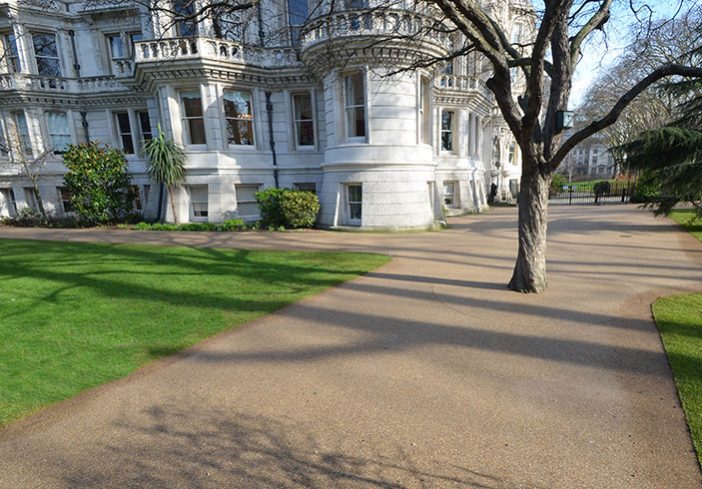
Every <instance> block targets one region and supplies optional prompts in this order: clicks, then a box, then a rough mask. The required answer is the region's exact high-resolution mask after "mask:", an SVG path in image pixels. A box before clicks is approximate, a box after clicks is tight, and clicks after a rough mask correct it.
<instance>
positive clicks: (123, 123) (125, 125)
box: [115, 112, 132, 133]
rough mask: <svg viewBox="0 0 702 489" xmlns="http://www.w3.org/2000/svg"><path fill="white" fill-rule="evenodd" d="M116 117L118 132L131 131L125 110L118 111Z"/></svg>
mask: <svg viewBox="0 0 702 489" xmlns="http://www.w3.org/2000/svg"><path fill="white" fill-rule="evenodd" d="M115 117H116V118H117V126H118V127H119V132H120V133H127V132H131V130H132V128H131V127H130V124H129V114H128V113H127V112H118V113H116V114H115Z"/></svg>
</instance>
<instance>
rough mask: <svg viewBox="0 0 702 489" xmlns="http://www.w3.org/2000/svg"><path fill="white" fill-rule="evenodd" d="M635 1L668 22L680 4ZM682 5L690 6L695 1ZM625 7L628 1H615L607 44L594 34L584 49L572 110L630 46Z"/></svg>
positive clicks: (629, 15) (631, 16)
mask: <svg viewBox="0 0 702 489" xmlns="http://www.w3.org/2000/svg"><path fill="white" fill-rule="evenodd" d="M634 1H635V3H637V4H639V5H640V4H643V3H648V5H650V7H651V9H652V10H653V12H654V17H656V18H663V17H666V18H670V17H671V16H672V15H674V14H675V13H676V11H677V9H678V7H679V5H680V1H681V0H649V1H648V2H645V1H644V0H634ZM683 1H684V2H685V4H686V5H688V6H689V4H690V3H694V1H695V0H693V1H689V0H687V1H686V0H683ZM628 3H629V2H628V0H626V1H624V2H622V1H621V0H620V1H619V2H617V0H615V6H614V8H613V9H612V17H611V19H610V20H609V22H608V23H607V26H606V28H605V29H606V41H607V42H605V36H603V34H602V33H600V32H596V33H594V34H593V35H592V37H591V38H590V40H589V42H587V43H586V44H585V46H584V47H583V55H584V56H583V60H582V61H581V62H580V64H579V65H578V69H577V70H576V72H575V78H574V81H573V92H572V96H571V100H570V106H571V108H575V107H577V106H578V105H579V103H580V102H581V101H582V97H583V96H584V95H585V93H586V91H587V89H588V87H589V85H590V84H591V83H592V82H593V81H594V80H595V79H596V78H597V76H598V75H599V74H600V73H602V71H603V70H606V69H607V67H609V66H611V65H612V63H613V62H614V61H616V58H617V57H618V56H619V55H620V54H621V53H623V52H624V51H625V50H626V47H627V46H628V45H629V44H630V40H629V26H630V25H632V24H633V23H635V22H636V18H635V16H634V14H633V13H632V12H631V10H630V9H629V8H628Z"/></svg>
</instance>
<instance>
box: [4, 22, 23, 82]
mask: <svg viewBox="0 0 702 489" xmlns="http://www.w3.org/2000/svg"><path fill="white" fill-rule="evenodd" d="M2 43H3V50H4V52H5V56H6V62H5V64H6V67H7V71H8V73H22V57H21V56H20V51H19V45H18V44H17V35H16V34H15V33H14V31H10V32H3V34H2ZM13 50H14V52H15V54H13Z"/></svg>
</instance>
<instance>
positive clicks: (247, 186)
mask: <svg viewBox="0 0 702 489" xmlns="http://www.w3.org/2000/svg"><path fill="white" fill-rule="evenodd" d="M253 188H255V189H256V190H255V191H254V192H253V196H254V197H253V199H252V200H243V199H241V198H240V197H241V195H242V194H243V193H244V192H242V190H244V189H253ZM260 190H261V184H260V183H237V184H235V185H234V192H235V193H236V209H237V213H238V214H239V217H240V218H242V219H246V218H255V217H258V215H259V211H258V202H257V201H256V192H259V191H260ZM242 204H244V205H251V204H253V205H255V206H256V212H255V213H247V214H244V213H242V212H241V205H242Z"/></svg>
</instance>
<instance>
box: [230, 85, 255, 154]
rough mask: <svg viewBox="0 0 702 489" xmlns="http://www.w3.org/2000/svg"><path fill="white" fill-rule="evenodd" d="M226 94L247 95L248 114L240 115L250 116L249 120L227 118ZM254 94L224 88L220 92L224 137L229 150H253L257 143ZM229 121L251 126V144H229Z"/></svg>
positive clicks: (252, 92)
mask: <svg viewBox="0 0 702 489" xmlns="http://www.w3.org/2000/svg"><path fill="white" fill-rule="evenodd" d="M227 93H244V94H248V96H249V104H250V114H242V115H248V116H250V119H247V118H246V117H228V116H227V111H226V108H225V103H226V96H227ZM255 95H256V94H255V92H254V91H252V90H238V89H235V88H225V89H224V90H223V91H222V113H223V116H224V137H225V139H224V140H225V141H226V145H227V147H229V148H255V147H256V143H257V142H258V135H257V133H256V129H257V127H256V120H257V117H256V102H255V100H256V96H255ZM229 121H244V122H248V123H250V124H251V137H252V138H253V141H252V142H251V144H237V143H234V142H229Z"/></svg>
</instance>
